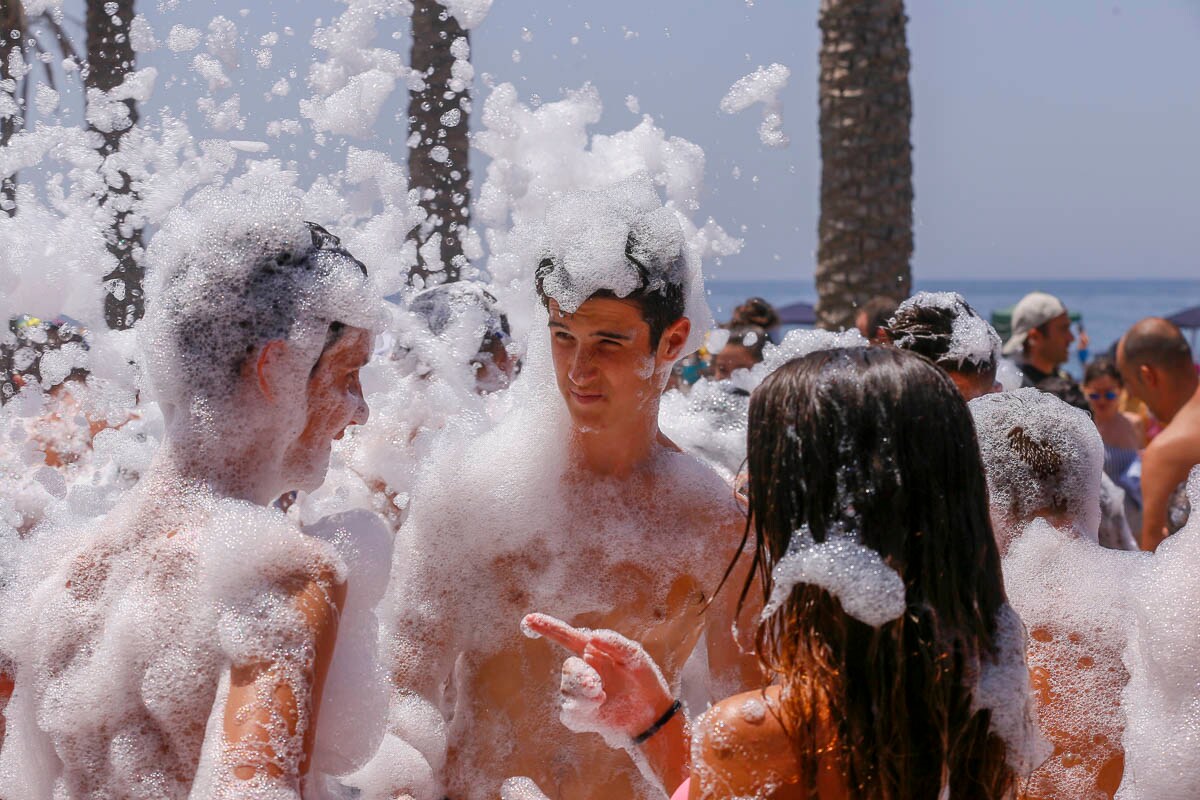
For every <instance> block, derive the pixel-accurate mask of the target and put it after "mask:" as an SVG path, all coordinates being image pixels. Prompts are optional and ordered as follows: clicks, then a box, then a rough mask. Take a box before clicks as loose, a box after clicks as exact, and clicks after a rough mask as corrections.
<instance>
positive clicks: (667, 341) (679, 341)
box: [658, 317, 692, 361]
mask: <svg viewBox="0 0 1200 800" xmlns="http://www.w3.org/2000/svg"><path fill="white" fill-rule="evenodd" d="M691 332H692V321H691V320H690V319H688V318H687V317H680V318H679V319H678V320H676V321H675V322H673V323H671V324H670V325H668V326H667V329H666V330H665V331H663V334H662V338H660V339H659V340H658V357H659V360H661V361H676V360H678V359H679V357H680V356H682V355H683V348H684V346H685V345H686V344H687V339H688V334H689V333H691Z"/></svg>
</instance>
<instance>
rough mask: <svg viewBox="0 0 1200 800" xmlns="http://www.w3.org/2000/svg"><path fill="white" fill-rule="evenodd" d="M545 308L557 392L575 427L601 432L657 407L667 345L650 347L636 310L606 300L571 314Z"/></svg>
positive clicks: (633, 306) (593, 301)
mask: <svg viewBox="0 0 1200 800" xmlns="http://www.w3.org/2000/svg"><path fill="white" fill-rule="evenodd" d="M548 306H549V312H550V326H549V327H550V342H551V352H552V353H553V356H554V372H555V376H556V378H557V382H558V390H559V392H561V393H562V396H563V400H565V401H566V403H567V409H568V410H569V411H570V412H571V420H572V421H573V422H574V423H575V425H576V427H578V428H581V429H587V430H602V429H604V428H608V427H611V426H613V425H614V424H618V423H621V422H625V421H627V420H629V419H631V418H636V417H637V416H639V415H644V414H646V413H648V412H652V411H653V410H654V409H656V408H657V406H656V405H655V401H657V399H658V397H659V395H660V394H661V393H662V387H663V383H664V381H665V379H666V373H667V370H669V368H670V364H671V363H672V362H673V361H674V358H673V357H671V358H669V359H668V358H664V357H663V356H661V355H660V354H661V353H662V352H663V351H664V350H667V349H670V348H669V346H668V347H666V348H664V347H662V346H660V347H658V348H654V347H651V344H650V326H649V324H647V322H646V320H645V319H644V318H643V317H642V309H641V306H639V305H638V304H637V303H636V302H633V301H628V300H618V299H615V298H607V297H593V298H592V299H590V300H587V301H585V302H584V303H583V305H581V306H580V307H579V310H577V311H576V312H575V313H573V314H567V313H564V312H563V311H562V309H561V308H559V305H558V303H557V302H556V301H555V300H553V299H551V300H550V301H549V303H548ZM666 336H667V334H665V333H664V339H665V338H666ZM685 337H686V331H685ZM662 344H664V343H663V342H660V345H662Z"/></svg>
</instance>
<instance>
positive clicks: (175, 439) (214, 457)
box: [151, 432, 283, 506]
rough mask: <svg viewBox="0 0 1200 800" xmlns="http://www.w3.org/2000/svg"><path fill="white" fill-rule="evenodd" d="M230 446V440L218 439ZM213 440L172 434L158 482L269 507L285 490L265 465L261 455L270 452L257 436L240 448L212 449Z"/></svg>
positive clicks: (161, 456) (155, 469)
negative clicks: (201, 490)
mask: <svg viewBox="0 0 1200 800" xmlns="http://www.w3.org/2000/svg"><path fill="white" fill-rule="evenodd" d="M216 438H218V439H220V440H221V441H220V444H228V440H229V439H230V438H231V437H216ZM211 439H212V437H205V436H204V435H203V434H196V435H188V434H187V433H176V432H169V433H168V435H167V439H166V441H165V442H163V445H162V447H161V448H160V449H159V451H158V454H157V455H156V456H155V459H154V465H153V466H152V468H151V473H152V474H153V476H154V478H155V479H156V481H157V482H160V483H164V484H165V485H166V486H168V487H174V486H179V487H181V488H186V487H199V488H203V489H205V490H207V491H209V492H211V493H212V494H213V495H215V496H217V497H227V498H230V499H233V500H245V501H247V502H250V503H254V504H255V505H260V506H267V505H270V504H271V503H273V502H274V501H275V499H276V498H277V497H279V495H281V494H283V490H281V489H280V488H279V487H278V485H277V484H278V481H277V480H275V476H277V475H278V474H279V471H278V470H277V469H271V468H270V467H269V465H264V464H263V463H262V462H263V459H262V456H261V454H262V453H269V452H271V448H270V447H268V446H261V445H263V444H264V443H263V442H260V441H258V440H257V438H256V437H253V436H251V437H247V438H246V439H244V440H242V446H241V447H239V448H234V449H230V448H226V449H219V448H216V447H213V444H214V443H213V442H212V441H211Z"/></svg>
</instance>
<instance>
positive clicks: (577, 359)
mask: <svg viewBox="0 0 1200 800" xmlns="http://www.w3.org/2000/svg"><path fill="white" fill-rule="evenodd" d="M595 375H596V369H595V365H594V364H593V363H592V352H591V350H590V349H588V348H586V347H577V348H575V353H574V354H573V355H572V356H571V365H570V367H569V368H568V369H567V377H568V378H570V379H571V383H573V384H575V385H576V386H583V385H584V384H586V383H588V382H589V381H590V380H592V378H593V377H595Z"/></svg>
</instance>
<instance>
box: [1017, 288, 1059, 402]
mask: <svg viewBox="0 0 1200 800" xmlns="http://www.w3.org/2000/svg"><path fill="white" fill-rule="evenodd" d="M1074 341H1075V334H1073V333H1072V332H1071V315H1070V314H1069V313H1068V312H1067V307H1066V306H1065V305H1063V303H1062V301H1061V300H1059V299H1058V298H1057V297H1055V296H1054V295H1051V294H1046V293H1045V292H1030V293H1029V294H1027V295H1025V296H1024V297H1022V298H1021V301H1020V302H1019V303H1017V305H1016V306H1015V307H1014V308H1013V312H1012V335H1011V336H1010V337H1009V338H1008V341H1007V342H1005V343H1004V355H1006V356H1008V357H1009V358H1011V359H1012V360H1013V362H1014V363H1015V364H1016V365H1017V368H1018V369H1020V370H1021V373H1022V374H1023V375H1024V376H1025V377H1024V385H1025V386H1037V385H1038V383H1040V382H1041V381H1043V380H1045V379H1046V378H1049V377H1051V376H1055V375H1057V376H1059V377H1061V378H1063V379H1064V380H1067V381H1069V382H1071V383H1075V380H1074V378H1071V377H1070V376H1069V375H1067V374H1066V373H1064V372H1063V371H1062V370H1061V369H1059V367H1060V366H1061V365H1063V364H1065V363H1066V362H1067V359H1068V358H1069V356H1070V352H1071V343H1072V342H1074Z"/></svg>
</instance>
